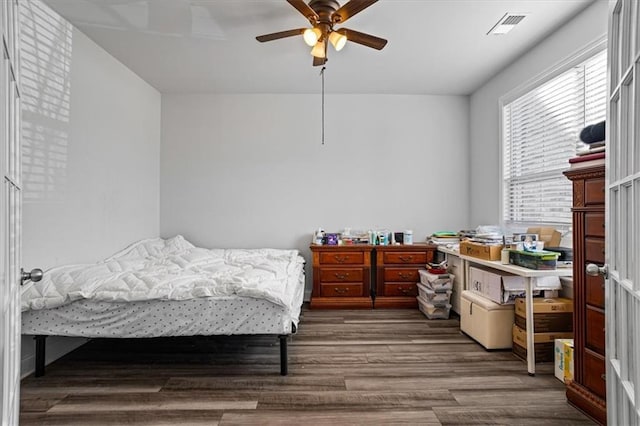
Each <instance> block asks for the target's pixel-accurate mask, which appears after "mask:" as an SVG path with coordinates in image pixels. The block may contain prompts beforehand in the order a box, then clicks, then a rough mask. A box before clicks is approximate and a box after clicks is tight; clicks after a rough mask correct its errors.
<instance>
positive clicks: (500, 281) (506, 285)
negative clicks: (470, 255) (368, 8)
mask: <svg viewBox="0 0 640 426" xmlns="http://www.w3.org/2000/svg"><path fill="white" fill-rule="evenodd" d="M467 283H468V288H469V290H471V291H472V292H474V293H476V294H479V295H481V296H484V297H486V298H487V299H489V300H492V301H493V302H495V303H498V304H513V303H514V302H515V300H516V298H517V297H523V296H524V294H525V291H524V277H519V276H517V275H512V274H509V273H507V272H502V271H498V270H493V269H492V270H487V269H484V268H478V267H476V266H471V267H469V278H468V279H467ZM511 288H517V290H511Z"/></svg>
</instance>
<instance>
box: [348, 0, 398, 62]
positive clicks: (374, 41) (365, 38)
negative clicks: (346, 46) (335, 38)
mask: <svg viewBox="0 0 640 426" xmlns="http://www.w3.org/2000/svg"><path fill="white" fill-rule="evenodd" d="M351 1H353V0H351ZM337 32H338V33H339V34H342V35H344V36H347V40H349V41H352V42H354V43H358V44H361V45H363V46H367V47H371V48H373V49H378V50H382V48H383V47H385V46H386V45H387V40H385V39H383V38H380V37H376V36H372V35H371V34H365V33H361V32H359V31H355V30H350V29H348V28H340V29H339V30H338V31H337Z"/></svg>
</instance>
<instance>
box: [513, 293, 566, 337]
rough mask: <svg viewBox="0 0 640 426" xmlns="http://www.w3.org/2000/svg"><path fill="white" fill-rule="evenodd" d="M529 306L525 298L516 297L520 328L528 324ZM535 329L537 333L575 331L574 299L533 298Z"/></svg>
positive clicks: (516, 313) (516, 319)
mask: <svg viewBox="0 0 640 426" xmlns="http://www.w3.org/2000/svg"><path fill="white" fill-rule="evenodd" d="M526 318H527V308H526V304H525V299H524V298H517V299H516V307H515V323H516V325H517V326H518V327H520V328H523V329H524V328H525V327H526V324H527V322H526V321H527V320H526ZM533 329H534V331H535V332H536V333H553V332H556V331H573V300H571V299H564V298H561V297H556V298H540V297H534V298H533Z"/></svg>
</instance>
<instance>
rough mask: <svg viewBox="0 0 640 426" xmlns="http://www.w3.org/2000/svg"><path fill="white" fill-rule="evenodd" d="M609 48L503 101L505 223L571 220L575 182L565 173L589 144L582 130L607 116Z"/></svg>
mask: <svg viewBox="0 0 640 426" xmlns="http://www.w3.org/2000/svg"><path fill="white" fill-rule="evenodd" d="M606 75H607V57H606V51H600V52H599V53H597V54H595V55H593V56H591V57H590V58H589V59H587V60H586V61H582V62H581V63H579V64H578V65H574V66H572V67H571V68H569V69H565V70H563V71H562V72H561V73H560V74H558V75H555V76H553V78H551V79H547V80H546V81H544V82H543V83H542V84H537V85H535V86H529V87H528V88H527V89H526V90H525V91H520V93H519V94H518V96H517V97H511V98H510V99H508V100H506V101H505V100H503V103H502V105H503V107H502V125H503V133H502V135H503V161H502V165H503V175H502V176H503V190H502V193H503V220H504V224H505V225H507V226H508V225H554V226H557V227H560V228H568V227H570V225H571V205H572V187H571V182H570V181H569V180H568V179H567V178H565V176H564V175H563V174H562V172H563V171H564V170H566V169H567V168H568V160H569V158H571V157H574V156H576V152H577V150H578V149H579V148H580V147H582V146H584V145H583V144H582V142H580V138H579V135H580V131H581V130H582V129H583V128H584V127H585V126H587V125H590V124H594V123H597V122H600V121H602V120H604V119H605V117H606V105H607V103H606V102H607V101H606V100H607V83H606V81H607V80H606Z"/></svg>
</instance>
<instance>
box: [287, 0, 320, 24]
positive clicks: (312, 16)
mask: <svg viewBox="0 0 640 426" xmlns="http://www.w3.org/2000/svg"><path fill="white" fill-rule="evenodd" d="M287 1H288V2H289V4H290V5H291V6H293V7H295V8H296V9H298V12H300V13H302V14H303V15H304V17H305V18H307V19H308V20H309V21H317V20H318V19H319V18H320V17H319V16H318V14H317V13H316V11H315V10H313V9H311V8H310V7H309V5H308V4H306V3H305V2H304V0H287Z"/></svg>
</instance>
